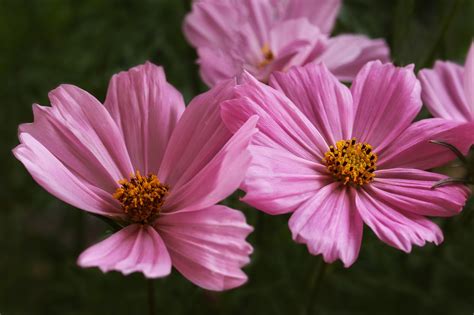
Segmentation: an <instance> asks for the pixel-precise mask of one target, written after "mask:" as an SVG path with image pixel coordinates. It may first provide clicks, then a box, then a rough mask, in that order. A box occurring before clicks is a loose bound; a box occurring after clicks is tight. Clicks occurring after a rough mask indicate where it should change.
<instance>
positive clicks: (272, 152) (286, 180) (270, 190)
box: [241, 145, 331, 214]
mask: <svg viewBox="0 0 474 315" xmlns="http://www.w3.org/2000/svg"><path fill="white" fill-rule="evenodd" d="M250 152H251V153H252V157H253V159H252V164H251V166H250V168H249V169H248V171H247V175H246V177H245V180H244V182H243V183H242V185H241V188H242V189H243V190H244V191H245V192H246V193H247V194H246V195H245V197H244V198H243V201H244V202H246V203H248V204H250V205H252V206H253V207H255V208H258V209H259V210H262V211H264V212H266V213H268V214H282V213H288V212H293V211H295V210H296V208H297V207H298V206H299V205H300V204H301V203H302V202H304V201H306V200H307V199H308V198H311V197H312V196H313V195H315V194H316V193H317V191H318V189H320V188H321V187H323V186H325V185H326V184H327V183H328V182H329V181H331V177H330V176H328V174H327V172H326V167H325V166H323V165H321V164H318V163H315V162H313V161H310V160H306V159H303V158H300V157H297V156H295V155H292V154H291V153H289V152H287V151H284V150H277V149H273V148H268V147H262V146H255V145H252V146H250Z"/></svg>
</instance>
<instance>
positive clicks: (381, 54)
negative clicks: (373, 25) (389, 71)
mask: <svg viewBox="0 0 474 315" xmlns="http://www.w3.org/2000/svg"><path fill="white" fill-rule="evenodd" d="M316 60H317V61H319V62H323V63H324V64H325V65H326V66H327V67H328V68H329V70H331V73H332V74H334V75H335V76H336V77H337V78H338V79H339V80H342V81H352V80H353V79H354V78H355V77H356V75H357V73H358V72H359V71H360V69H362V67H363V66H364V65H365V64H366V63H367V62H369V61H372V60H380V61H382V62H388V61H389V60H390V50H389V48H388V45H387V43H385V41H384V40H382V39H370V38H368V37H366V36H363V35H349V34H344V35H339V36H336V37H333V38H330V39H329V41H328V43H327V48H326V50H325V51H324V53H323V54H322V55H320V56H319V57H318V58H317V59H316Z"/></svg>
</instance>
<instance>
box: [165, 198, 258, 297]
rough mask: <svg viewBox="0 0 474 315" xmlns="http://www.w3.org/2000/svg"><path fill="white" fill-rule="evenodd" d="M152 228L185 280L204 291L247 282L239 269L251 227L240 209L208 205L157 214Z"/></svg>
mask: <svg viewBox="0 0 474 315" xmlns="http://www.w3.org/2000/svg"><path fill="white" fill-rule="evenodd" d="M156 228H157V229H158V231H159V232H160V235H162V237H163V239H164V240H165V242H166V245H167V247H168V250H169V252H170V255H171V259H172V261H173V266H174V267H175V268H176V269H178V271H179V272H181V273H182V274H183V275H184V276H185V277H186V278H187V279H188V280H190V281H191V282H193V283H194V284H196V285H198V286H200V287H203V288H205V289H208V290H215V291H222V290H226V289H231V288H235V287H237V286H240V285H242V284H244V283H245V282H246V281H247V276H246V275H245V273H243V272H242V270H241V268H242V267H243V266H244V265H246V264H247V263H249V261H250V259H249V255H250V254H251V253H252V247H251V246H250V244H248V243H247V242H246V241H245V238H246V237H247V235H248V234H249V233H250V232H251V231H252V227H250V226H249V225H247V224H246V223H245V217H244V215H243V214H242V213H241V212H240V211H236V210H233V209H230V208H227V207H224V206H212V207H209V208H206V209H203V210H200V211H194V212H187V213H183V212H181V213H171V214H167V215H164V216H162V217H160V218H159V219H158V220H157V222H156Z"/></svg>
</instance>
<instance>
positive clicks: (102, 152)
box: [19, 85, 133, 193]
mask: <svg viewBox="0 0 474 315" xmlns="http://www.w3.org/2000/svg"><path fill="white" fill-rule="evenodd" d="M49 98H50V101H51V105H52V107H43V106H38V105H34V106H33V113H34V115H35V120H34V122H33V123H29V124H22V125H20V128H19V133H28V134H30V135H31V136H32V137H34V138H35V139H36V140H37V141H39V142H41V143H42V144H43V145H44V146H45V148H47V149H48V150H49V151H50V152H51V153H52V154H53V155H54V156H56V157H57V158H58V159H59V160H60V161H61V162H62V163H63V164H64V165H65V166H66V167H68V168H69V169H70V170H71V171H72V172H73V173H77V174H78V176H79V177H80V178H82V179H83V180H85V181H87V182H88V183H90V184H91V185H95V186H97V187H100V188H101V189H103V190H104V191H109V192H111V193H113V192H114V191H115V189H116V187H117V186H118V183H117V181H118V180H120V179H122V178H124V176H128V175H129V174H130V172H132V171H133V167H132V165H131V162H130V158H129V156H128V153H127V149H126V147H125V143H124V141H123V138H122V134H121V133H120V131H119V129H118V127H117V125H116V124H115V122H114V121H113V119H112V117H111V116H110V114H109V113H108V112H107V109H106V108H105V107H104V106H103V105H102V104H100V103H99V101H97V99H95V98H94V97H93V96H92V95H90V94H89V93H87V92H86V91H84V90H82V89H80V88H78V87H75V86H72V85H61V86H59V87H58V88H56V89H55V90H53V91H51V92H50V93H49Z"/></svg>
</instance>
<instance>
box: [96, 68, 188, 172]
mask: <svg viewBox="0 0 474 315" xmlns="http://www.w3.org/2000/svg"><path fill="white" fill-rule="evenodd" d="M105 107H106V108H107V109H108V110H109V112H110V114H111V116H112V117H113V119H114V120H115V122H116V123H117V125H118V126H119V127H120V130H121V133H122V137H123V138H124V139H125V143H126V145H127V149H128V153H129V155H130V159H131V160H132V164H133V167H134V168H135V170H139V171H141V172H142V173H143V174H150V173H153V174H156V173H157V172H158V167H159V165H160V164H161V159H162V157H163V154H164V152H165V148H166V145H167V144H168V140H169V138H170V136H171V133H172V132H173V129H174V127H175V125H176V123H177V122H178V119H179V117H180V116H181V114H182V113H183V111H184V101H183V97H182V96H181V94H180V93H179V92H178V91H177V90H176V89H175V88H174V87H173V86H171V85H170V84H169V83H168V82H167V81H166V77H165V73H164V71H163V68H161V67H157V66H155V65H153V64H152V63H149V62H147V63H146V64H144V65H141V66H137V67H134V68H132V69H130V70H128V71H126V72H121V73H119V74H116V75H114V76H113V77H112V79H111V80H110V84H109V89H108V91H107V98H106V100H105ZM157 129H158V130H157Z"/></svg>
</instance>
